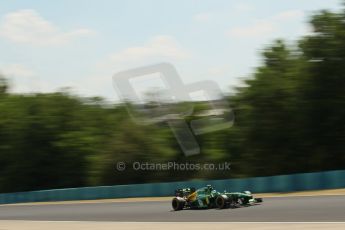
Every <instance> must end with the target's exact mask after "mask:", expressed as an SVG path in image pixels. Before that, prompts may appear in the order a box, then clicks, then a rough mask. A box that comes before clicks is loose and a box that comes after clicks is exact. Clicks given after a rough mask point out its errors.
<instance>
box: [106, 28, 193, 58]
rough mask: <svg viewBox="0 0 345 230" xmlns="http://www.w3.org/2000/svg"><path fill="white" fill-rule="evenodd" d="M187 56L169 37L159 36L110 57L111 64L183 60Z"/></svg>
mask: <svg viewBox="0 0 345 230" xmlns="http://www.w3.org/2000/svg"><path fill="white" fill-rule="evenodd" d="M188 56H189V55H188V53H187V52H186V51H185V50H183V49H182V48H181V47H180V45H179V44H178V42H177V41H176V40H175V39H174V38H173V37H171V36H167V35H159V36H155V37H152V38H151V39H150V40H149V41H148V42H147V43H146V44H144V45H142V46H133V47H129V48H126V49H124V50H122V51H120V52H118V53H114V54H111V55H110V60H111V62H113V63H116V62H118V63H124V62H138V61H139V62H140V61H145V60H152V59H160V58H161V59H170V60H180V59H185V58H187V57H188Z"/></svg>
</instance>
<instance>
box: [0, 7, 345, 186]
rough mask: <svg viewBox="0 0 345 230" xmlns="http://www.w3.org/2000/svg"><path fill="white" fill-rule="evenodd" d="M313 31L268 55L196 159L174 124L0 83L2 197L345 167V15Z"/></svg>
mask: <svg viewBox="0 0 345 230" xmlns="http://www.w3.org/2000/svg"><path fill="white" fill-rule="evenodd" d="M310 24H311V26H312V28H313V30H314V32H313V33H311V34H310V35H308V36H305V37H303V38H301V39H300V40H299V41H298V42H296V43H295V44H293V45H291V44H290V45H289V44H287V43H286V42H284V41H283V40H277V41H275V42H273V43H272V44H271V45H270V46H267V47H266V48H264V50H263V52H262V65H261V66H259V67H257V68H256V70H255V73H254V74H253V75H252V77H251V78H249V79H248V80H246V81H245V86H243V87H239V88H237V89H236V93H235V94H234V95H232V96H229V97H228V98H227V99H228V100H229V103H230V104H231V107H232V108H233V110H234V112H235V117H236V120H235V124H234V126H233V127H232V128H231V129H227V130H222V131H219V132H214V133H209V134H205V135H200V136H197V139H198V142H199V144H200V146H201V154H200V155H197V156H193V157H188V158H185V156H184V154H183V153H182V152H181V150H180V147H179V145H178V144H177V142H176V139H175V137H174V136H173V135H172V133H171V131H170V129H169V127H168V126H167V125H166V124H164V123H161V124H156V125H149V126H141V125H138V124H135V123H134V122H133V121H132V120H131V118H130V117H129V114H128V111H127V110H126V108H125V105H124V104H117V105H111V106H110V105H109V104H107V103H105V102H104V101H103V100H102V99H101V98H80V97H77V96H74V95H72V94H70V93H68V92H57V93H48V94H43V93H38V94H24V95H19V94H11V93H9V92H8V84H7V81H6V78H5V76H0V111H1V112H0V192H14V191H27V190H37V189H52V188H65V187H78V186H95V185H113V184H129V183H145V182H158V181H176V180H188V179H199V178H208V179H215V178H233V177H249V176H268V175H277V174H288V173H297V172H313V171H323V170H332V169H344V167H345V154H344V147H343V145H344V143H345V120H344V118H345V11H344V12H341V13H334V12H328V11H321V12H319V13H316V14H315V15H314V16H312V18H311V19H310ZM195 107H196V108H202V107H204V105H203V103H200V102H196V103H195ZM192 118H193V117H191V118H190V119H192ZM118 161H123V162H127V163H129V164H130V163H131V162H134V161H141V162H145V161H148V162H158V163H162V162H168V161H176V162H186V161H188V162H198V163H202V162H208V163H210V162H211V163H217V162H224V161H227V162H231V163H232V170H231V171H218V172H217V171H189V172H188V171H178V172H177V171H159V172H157V171H154V172H145V171H134V170H131V169H130V168H128V169H127V170H125V171H124V172H118V171H116V169H115V165H116V162H118Z"/></svg>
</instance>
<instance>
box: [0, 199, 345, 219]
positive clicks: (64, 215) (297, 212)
mask: <svg viewBox="0 0 345 230" xmlns="http://www.w3.org/2000/svg"><path fill="white" fill-rule="evenodd" d="M0 220H50V221H140V222H146V221H149V222H155V221H169V222H175V221H176V222H186V221H193V222H206V221H207V222H208V221H217V222H227V221H230V222H247V221H253V222H261V221H262V222H333V221H342V222H344V221H345V196H313V197H275V198H266V199H264V203H262V204H260V205H255V206H250V207H241V208H234V209H223V210H219V209H210V210H183V211H178V212H174V211H172V209H171V204H170V202H167V201H156V202H149V201H147V202H109V203H78V204H43V205H39V204H35V205H29V204H27V205H1V206H0Z"/></svg>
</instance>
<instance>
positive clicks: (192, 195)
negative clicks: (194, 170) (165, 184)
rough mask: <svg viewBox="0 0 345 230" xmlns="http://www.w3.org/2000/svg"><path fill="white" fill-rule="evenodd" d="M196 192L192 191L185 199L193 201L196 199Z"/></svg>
mask: <svg viewBox="0 0 345 230" xmlns="http://www.w3.org/2000/svg"><path fill="white" fill-rule="evenodd" d="M196 196H197V193H196V192H193V193H192V194H190V195H189V196H188V197H187V201H195V200H196Z"/></svg>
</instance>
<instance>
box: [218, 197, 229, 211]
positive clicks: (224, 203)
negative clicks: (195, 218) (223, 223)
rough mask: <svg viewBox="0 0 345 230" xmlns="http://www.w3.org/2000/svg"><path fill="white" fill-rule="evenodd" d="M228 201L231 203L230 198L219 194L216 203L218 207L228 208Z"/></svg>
mask: <svg viewBox="0 0 345 230" xmlns="http://www.w3.org/2000/svg"><path fill="white" fill-rule="evenodd" d="M228 203H229V198H228V197H227V196H224V195H221V196H218V197H217V199H216V205H217V208H219V209H223V208H226V207H227V206H228Z"/></svg>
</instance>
